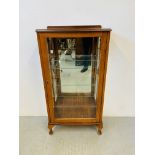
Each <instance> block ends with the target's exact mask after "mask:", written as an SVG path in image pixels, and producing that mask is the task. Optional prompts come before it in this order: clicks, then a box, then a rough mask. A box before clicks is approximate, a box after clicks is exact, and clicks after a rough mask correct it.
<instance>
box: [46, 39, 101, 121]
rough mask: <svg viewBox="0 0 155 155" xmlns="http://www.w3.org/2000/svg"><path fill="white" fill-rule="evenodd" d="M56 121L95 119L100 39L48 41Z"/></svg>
mask: <svg viewBox="0 0 155 155" xmlns="http://www.w3.org/2000/svg"><path fill="white" fill-rule="evenodd" d="M47 43H48V55H49V64H50V70H51V78H52V90H53V96H54V115H55V116H54V117H55V118H96V108H97V107H96V106H97V104H96V94H97V89H98V68H99V50H100V38H97V37H95V38H91V37H89V38H48V39H47Z"/></svg>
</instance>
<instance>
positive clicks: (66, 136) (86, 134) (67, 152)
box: [20, 117, 135, 155]
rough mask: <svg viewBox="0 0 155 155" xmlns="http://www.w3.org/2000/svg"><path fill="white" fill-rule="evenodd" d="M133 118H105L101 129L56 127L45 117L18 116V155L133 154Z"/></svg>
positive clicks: (92, 127)
mask: <svg viewBox="0 0 155 155" xmlns="http://www.w3.org/2000/svg"><path fill="white" fill-rule="evenodd" d="M134 124H135V123H134V118H132V117H105V118H104V132H103V134H102V135H101V136H99V135H98V134H97V132H96V128H95V127H94V126H86V127H83V126H76V127H74V126H56V127H55V128H54V134H53V135H49V134H48V129H47V117H20V155H134V135H135V134H134Z"/></svg>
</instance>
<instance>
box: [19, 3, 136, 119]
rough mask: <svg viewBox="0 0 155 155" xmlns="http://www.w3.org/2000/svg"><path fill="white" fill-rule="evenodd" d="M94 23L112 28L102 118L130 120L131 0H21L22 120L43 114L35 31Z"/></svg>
mask: <svg viewBox="0 0 155 155" xmlns="http://www.w3.org/2000/svg"><path fill="white" fill-rule="evenodd" d="M93 24H94V25H95V24H101V25H102V26H103V27H110V28H112V33H111V40H110V49H109V62H108V71H107V83H106V95H105V106H104V115H105V116H134V0H65V1H64V0H22V1H20V106H19V107H20V109H19V111H20V115H21V116H23V115H24V116H44V115H47V114H46V104H45V96H44V89H43V81H42V74H41V67H40V60H39V52H38V45H37V37H36V33H35V29H39V28H46V26H47V25H93Z"/></svg>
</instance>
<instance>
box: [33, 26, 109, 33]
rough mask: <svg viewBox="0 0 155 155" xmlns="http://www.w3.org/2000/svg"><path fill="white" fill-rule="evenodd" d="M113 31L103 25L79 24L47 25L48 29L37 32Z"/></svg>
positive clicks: (37, 30)
mask: <svg viewBox="0 0 155 155" xmlns="http://www.w3.org/2000/svg"><path fill="white" fill-rule="evenodd" d="M104 31H112V29H110V28H102V26H101V25H77V26H47V29H36V32H37V33H38V32H51V33H52V32H61V33H63V32H104Z"/></svg>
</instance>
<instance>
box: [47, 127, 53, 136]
mask: <svg viewBox="0 0 155 155" xmlns="http://www.w3.org/2000/svg"><path fill="white" fill-rule="evenodd" d="M53 127H54V125H48V129H49V134H50V135H52V134H53V130H52V128H53Z"/></svg>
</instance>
